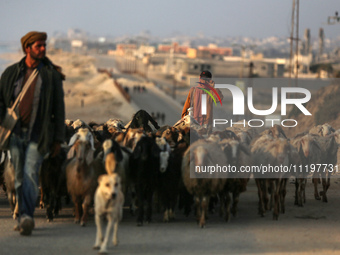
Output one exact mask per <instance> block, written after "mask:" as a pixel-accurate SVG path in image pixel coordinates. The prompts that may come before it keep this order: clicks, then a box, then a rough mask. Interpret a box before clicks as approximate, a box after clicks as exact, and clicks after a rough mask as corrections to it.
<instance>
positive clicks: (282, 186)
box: [280, 178, 287, 213]
mask: <svg viewBox="0 0 340 255" xmlns="http://www.w3.org/2000/svg"><path fill="white" fill-rule="evenodd" d="M286 186H287V179H286V178H284V179H281V181H280V205H281V213H285V212H286V207H285V199H286V194H287V190H286Z"/></svg>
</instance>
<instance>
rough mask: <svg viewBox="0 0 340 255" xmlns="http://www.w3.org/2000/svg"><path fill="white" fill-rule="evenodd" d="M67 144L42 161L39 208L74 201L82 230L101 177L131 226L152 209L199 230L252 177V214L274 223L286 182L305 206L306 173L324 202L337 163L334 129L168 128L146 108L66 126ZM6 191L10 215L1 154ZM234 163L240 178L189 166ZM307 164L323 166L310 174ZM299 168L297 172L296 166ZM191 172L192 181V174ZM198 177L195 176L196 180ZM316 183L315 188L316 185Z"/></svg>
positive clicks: (339, 134)
mask: <svg viewBox="0 0 340 255" xmlns="http://www.w3.org/2000/svg"><path fill="white" fill-rule="evenodd" d="M65 128H66V140H65V145H64V146H63V147H62V150H61V151H60V153H59V155H57V157H54V158H51V157H49V156H48V155H47V156H46V157H45V158H44V161H43V164H42V166H41V170H40V187H41V199H40V206H41V207H46V216H47V218H48V220H50V221H52V220H53V218H54V216H56V215H58V212H59V210H60V209H61V207H62V202H61V201H62V198H64V197H65V198H66V199H70V198H71V199H72V202H73V204H74V208H75V210H74V215H75V219H74V220H75V222H76V223H80V224H81V225H85V224H86V222H87V220H88V215H89V208H90V207H91V206H93V197H94V193H95V190H96V187H97V185H98V183H97V180H98V178H99V176H100V175H102V174H106V173H108V174H111V173H118V174H119V175H120V177H121V181H122V189H123V192H124V194H125V197H126V203H127V206H129V208H130V212H131V213H132V214H135V213H136V215H137V219H136V220H137V224H138V225H139V226H141V225H143V223H144V222H149V221H151V220H152V212H153V210H155V208H156V207H157V208H159V209H162V210H163V213H164V216H163V220H164V221H167V222H168V221H171V220H172V219H173V218H174V215H175V211H176V210H184V213H185V214H186V215H189V214H190V212H191V211H194V212H195V214H196V219H197V223H198V224H199V226H200V227H204V226H205V224H206V219H207V214H208V212H209V209H211V208H215V207H216V206H218V207H216V208H219V210H220V215H222V216H223V217H224V218H225V220H227V221H228V220H229V219H230V214H232V215H236V214H237V205H238V202H239V198H240V194H241V193H242V192H244V191H246V189H247V184H248V182H249V180H250V179H251V178H254V180H255V183H256V186H257V190H258V213H259V214H260V215H261V216H264V214H265V212H266V211H269V210H272V213H273V219H275V220H277V219H278V217H279V214H280V213H285V195H286V184H287V180H288V179H289V178H291V177H294V178H295V188H296V189H295V204H296V205H298V206H303V204H304V202H305V200H306V198H305V187H306V180H307V176H312V180H313V184H314V196H315V199H318V200H322V201H323V202H327V201H328V199H327V190H328V188H329V186H330V175H331V174H332V172H334V169H332V166H334V167H336V164H337V150H338V144H339V142H340V129H339V130H334V129H333V128H332V127H331V126H330V125H328V124H324V125H319V126H315V127H313V128H311V129H310V130H307V131H306V132H304V133H300V134H298V135H296V136H295V137H292V138H288V137H287V136H286V134H285V133H284V131H283V129H282V128H281V127H280V126H278V125H275V126H274V127H272V128H269V129H266V130H264V131H262V132H258V131H256V130H255V129H252V128H236V127H231V128H227V129H226V130H222V131H213V132H210V133H209V132H208V131H207V129H205V128H203V127H199V126H197V125H195V124H194V122H193V120H192V119H191V117H190V116H186V117H184V118H183V119H181V120H179V121H178V122H177V123H176V124H175V125H173V126H168V125H166V126H162V127H160V126H159V125H158V123H157V122H155V121H154V120H153V119H152V117H151V116H150V115H149V114H148V113H147V112H146V111H144V110H140V111H138V112H137V113H136V114H135V115H134V117H133V118H132V120H131V121H130V122H129V123H128V124H124V123H122V121H120V120H117V119H110V120H108V121H107V122H106V123H102V124H98V123H94V122H91V123H85V122H83V121H81V120H76V121H71V120H66V121H65ZM3 154H4V158H5V160H4V161H3V163H2V167H3V171H4V173H3V177H4V178H3V180H4V181H3V182H4V185H3V186H4V189H5V190H6V192H7V196H8V199H9V202H10V205H11V209H12V212H13V217H14V218H15V217H16V216H17V211H16V210H17V209H16V207H15V189H14V169H13V167H12V165H11V164H10V160H9V155H8V153H3ZM217 164H218V165H220V166H226V165H232V166H234V168H236V169H237V172H238V174H237V175H232V174H228V175H225V173H221V172H218V171H216V172H213V173H210V174H209V177H206V176H204V177H203V178H202V175H201V173H199V172H195V171H194V167H195V166H203V165H217ZM266 165H270V166H273V167H275V166H277V167H279V166H281V167H289V168H290V169H292V168H291V167H293V169H295V170H296V169H297V170H299V169H300V170H301V169H303V171H302V170H301V171H289V172H284V171H279V172H275V173H267V174H266V175H263V173H260V172H241V171H239V170H240V169H241V167H246V166H248V167H249V168H250V167H254V166H257V167H258V168H260V167H261V166H266ZM309 166H325V168H324V170H323V171H315V170H313V168H312V167H309ZM301 167H303V168H301ZM195 175H196V176H195ZM195 177H197V178H195ZM320 180H321V184H322V187H321V191H320V192H319V191H318V188H319V187H318V184H319V183H320Z"/></svg>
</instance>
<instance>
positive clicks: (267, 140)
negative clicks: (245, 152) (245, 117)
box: [251, 135, 298, 220]
mask: <svg viewBox="0 0 340 255" xmlns="http://www.w3.org/2000/svg"><path fill="white" fill-rule="evenodd" d="M259 141H260V142H259ZM261 142H262V143H261ZM251 151H252V156H253V162H254V164H255V165H256V166H263V165H270V166H272V167H275V166H279V167H280V166H288V167H289V164H290V163H296V162H295V161H292V157H293V155H298V154H297V151H296V150H295V149H294V147H293V146H291V145H290V144H289V143H288V140H287V139H284V138H273V137H272V136H271V135H264V136H262V137H260V138H259V139H258V141H256V142H255V143H254V144H253V147H252V149H251ZM286 178H287V176H284V174H283V173H282V172H278V173H271V174H269V173H267V174H266V177H264V176H261V174H260V173H258V174H255V181H256V185H257V188H258V196H259V213H260V215H261V216H262V217H263V216H264V213H265V211H266V209H268V205H267V203H268V198H267V194H266V192H267V186H268V185H269V187H270V189H271V204H272V203H274V208H273V219H274V220H278V217H279V211H281V212H282V213H284V212H285V205H284V202H285V195H286V184H287V179H286Z"/></svg>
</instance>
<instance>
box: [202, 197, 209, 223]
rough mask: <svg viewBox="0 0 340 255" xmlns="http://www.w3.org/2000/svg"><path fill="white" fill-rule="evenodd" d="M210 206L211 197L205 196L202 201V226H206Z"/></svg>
mask: <svg viewBox="0 0 340 255" xmlns="http://www.w3.org/2000/svg"><path fill="white" fill-rule="evenodd" d="M208 207H209V198H208V197H206V196H204V197H203V198H202V202H201V212H202V213H201V219H200V227H201V228H204V226H205V218H206V216H207V212H208Z"/></svg>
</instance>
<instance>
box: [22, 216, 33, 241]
mask: <svg viewBox="0 0 340 255" xmlns="http://www.w3.org/2000/svg"><path fill="white" fill-rule="evenodd" d="M33 228H34V221H33V219H32V217H30V216H28V215H25V214H24V215H23V216H21V218H20V235H23V236H29V235H31V234H32V230H33Z"/></svg>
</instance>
